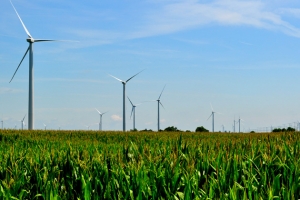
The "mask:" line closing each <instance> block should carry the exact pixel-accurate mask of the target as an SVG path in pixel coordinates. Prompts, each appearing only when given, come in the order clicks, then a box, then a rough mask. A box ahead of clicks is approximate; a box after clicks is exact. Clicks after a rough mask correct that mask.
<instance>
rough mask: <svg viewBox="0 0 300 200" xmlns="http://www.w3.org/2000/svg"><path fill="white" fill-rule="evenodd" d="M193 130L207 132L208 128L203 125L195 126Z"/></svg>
mask: <svg viewBox="0 0 300 200" xmlns="http://www.w3.org/2000/svg"><path fill="white" fill-rule="evenodd" d="M195 132H209V130H207V129H205V128H204V127H203V126H199V127H197V128H196V130H195Z"/></svg>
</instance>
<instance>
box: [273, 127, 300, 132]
mask: <svg viewBox="0 0 300 200" xmlns="http://www.w3.org/2000/svg"><path fill="white" fill-rule="evenodd" d="M295 131H296V129H294V128H292V127H288V128H287V129H285V128H283V129H280V128H274V129H273V130H272V132H274V133H276V132H295Z"/></svg>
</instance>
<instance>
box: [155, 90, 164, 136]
mask: <svg viewBox="0 0 300 200" xmlns="http://www.w3.org/2000/svg"><path fill="white" fill-rule="evenodd" d="M165 87H166V85H165V86H164V88H163V89H162V91H161V93H160V95H159V97H158V99H157V100H156V101H157V131H159V130H160V115H159V104H160V105H161V106H162V107H163V108H164V106H163V105H162V103H161V102H160V97H161V95H162V93H163V91H164V90H165Z"/></svg>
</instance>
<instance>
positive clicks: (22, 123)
mask: <svg viewBox="0 0 300 200" xmlns="http://www.w3.org/2000/svg"><path fill="white" fill-rule="evenodd" d="M25 117H26V115H25V116H24V117H23V119H22V120H20V122H21V127H22V130H23V125H25V123H24V119H25Z"/></svg>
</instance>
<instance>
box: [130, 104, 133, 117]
mask: <svg viewBox="0 0 300 200" xmlns="http://www.w3.org/2000/svg"><path fill="white" fill-rule="evenodd" d="M133 110H134V107H132V109H131V114H130V119H131V117H132V113H133Z"/></svg>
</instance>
